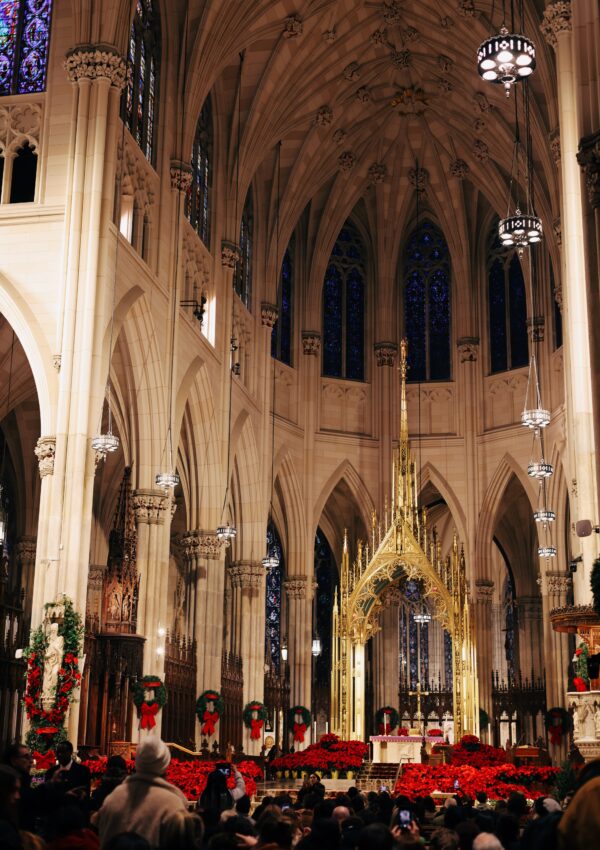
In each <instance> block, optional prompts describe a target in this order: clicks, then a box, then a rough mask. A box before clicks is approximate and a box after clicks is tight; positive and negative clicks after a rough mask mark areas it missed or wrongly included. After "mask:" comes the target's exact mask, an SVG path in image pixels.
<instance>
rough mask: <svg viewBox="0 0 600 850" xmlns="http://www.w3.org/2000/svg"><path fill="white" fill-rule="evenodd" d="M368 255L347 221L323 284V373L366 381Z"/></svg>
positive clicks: (330, 259)
mask: <svg viewBox="0 0 600 850" xmlns="http://www.w3.org/2000/svg"><path fill="white" fill-rule="evenodd" d="M365 256H366V252H365V248H364V244H363V241H362V239H361V237H360V234H359V232H358V230H357V228H356V227H355V225H354V224H352V222H351V221H350V220H348V221H347V222H346V223H345V225H344V226H343V227H342V229H341V231H340V234H339V236H338V238H337V241H336V243H335V245H334V246H333V250H332V252H331V257H330V258H329V265H328V266H327V271H326V273H325V281H324V283H323V374H324V375H326V376H327V377H330V378H349V379H352V380H356V381H362V380H364V376H365V339H364V337H365V276H366V271H367V263H366V258H365Z"/></svg>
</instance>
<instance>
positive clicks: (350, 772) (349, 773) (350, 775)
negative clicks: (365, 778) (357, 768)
mask: <svg viewBox="0 0 600 850" xmlns="http://www.w3.org/2000/svg"><path fill="white" fill-rule="evenodd" d="M346 779H354V771H353V770H347V771H346Z"/></svg>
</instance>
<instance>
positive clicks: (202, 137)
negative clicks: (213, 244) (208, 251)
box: [186, 97, 213, 247]
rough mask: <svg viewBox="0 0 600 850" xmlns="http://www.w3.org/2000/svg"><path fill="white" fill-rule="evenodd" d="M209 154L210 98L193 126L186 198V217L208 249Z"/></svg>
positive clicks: (210, 149)
mask: <svg viewBox="0 0 600 850" xmlns="http://www.w3.org/2000/svg"><path fill="white" fill-rule="evenodd" d="M212 154H213V126H212V107H211V103H210V97H207V98H206V100H205V101H204V106H203V107H202V111H201V112H200V118H199V119H198V124H197V125H196V135H195V136H194V144H193V145H192V161H191V164H192V185H191V187H190V193H189V195H188V196H187V198H186V215H187V217H188V218H189V220H190V224H191V225H192V227H193V228H194V230H195V231H196V233H197V234H198V236H199V237H200V239H202V241H203V242H204V244H205V245H206V246H207V247H210V213H211V209H210V201H211V197H210V195H211V187H212Z"/></svg>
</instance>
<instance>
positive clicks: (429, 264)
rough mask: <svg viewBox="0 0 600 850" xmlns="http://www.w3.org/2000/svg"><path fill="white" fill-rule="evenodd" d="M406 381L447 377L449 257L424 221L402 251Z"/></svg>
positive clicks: (434, 230) (431, 226)
mask: <svg viewBox="0 0 600 850" xmlns="http://www.w3.org/2000/svg"><path fill="white" fill-rule="evenodd" d="M404 333H405V334H406V338H407V340H408V366H409V372H408V380H409V381H447V380H449V378H450V256H449V253H448V245H447V244H446V240H445V239H444V235H443V233H442V231H441V230H440V229H439V227H436V226H435V225H434V224H432V223H431V222H430V221H424V222H423V223H422V224H420V225H419V227H418V229H415V230H414V231H413V233H412V234H411V236H410V238H409V240H408V242H407V245H406V249H405V252H404Z"/></svg>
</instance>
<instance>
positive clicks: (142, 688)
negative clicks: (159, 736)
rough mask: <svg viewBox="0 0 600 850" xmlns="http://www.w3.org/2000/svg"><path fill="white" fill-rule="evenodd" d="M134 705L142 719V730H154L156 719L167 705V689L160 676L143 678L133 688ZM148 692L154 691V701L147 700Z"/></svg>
mask: <svg viewBox="0 0 600 850" xmlns="http://www.w3.org/2000/svg"><path fill="white" fill-rule="evenodd" d="M131 690H132V692H133V704H134V705H135V707H136V708H137V712H138V717H139V718H140V729H148V730H150V729H154V727H155V726H156V720H155V719H154V718H155V717H156V715H157V714H158V712H159V711H161V710H162V709H163V708H164V707H165V705H166V703H167V689H166V688H165V686H164V683H163V681H162V679H160V678H159V677H158V676H143V677H142V678H141V679H138V680H137V682H135V684H134V685H133V686H132V689H131ZM146 691H154V697H153V698H152V699H146Z"/></svg>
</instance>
